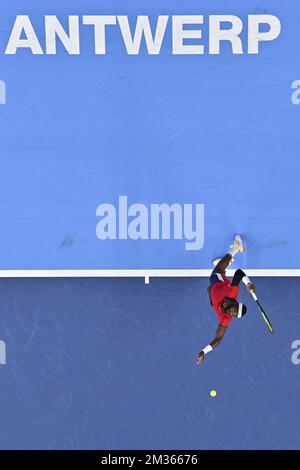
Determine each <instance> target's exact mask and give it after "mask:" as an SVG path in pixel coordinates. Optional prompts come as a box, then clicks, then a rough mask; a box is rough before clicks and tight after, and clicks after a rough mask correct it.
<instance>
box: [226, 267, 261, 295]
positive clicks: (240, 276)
mask: <svg viewBox="0 0 300 470" xmlns="http://www.w3.org/2000/svg"><path fill="white" fill-rule="evenodd" d="M241 281H242V282H243V283H244V284H245V286H246V287H247V289H248V291H249V292H250V293H251V292H255V287H254V284H253V283H252V282H251V281H250V279H249V277H248V276H247V274H245V273H244V271H243V270H242V269H238V270H237V271H236V272H235V273H234V276H233V279H232V281H231V285H232V286H238V285H239V283H240V282H241Z"/></svg>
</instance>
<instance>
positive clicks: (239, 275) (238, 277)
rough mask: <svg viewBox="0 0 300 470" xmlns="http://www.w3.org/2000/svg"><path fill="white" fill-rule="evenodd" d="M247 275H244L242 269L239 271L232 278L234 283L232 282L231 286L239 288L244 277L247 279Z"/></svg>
mask: <svg viewBox="0 0 300 470" xmlns="http://www.w3.org/2000/svg"><path fill="white" fill-rule="evenodd" d="M245 276H246V274H245V273H244V271H243V270H242V269H237V270H236V271H235V273H234V276H233V278H232V281H231V285H232V286H238V285H239V284H240V282H241V280H242V279H243V277H245Z"/></svg>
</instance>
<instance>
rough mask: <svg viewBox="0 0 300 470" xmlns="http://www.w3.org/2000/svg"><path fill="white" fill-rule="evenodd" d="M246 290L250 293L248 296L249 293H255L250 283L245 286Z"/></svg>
mask: <svg viewBox="0 0 300 470" xmlns="http://www.w3.org/2000/svg"><path fill="white" fill-rule="evenodd" d="M247 289H248V291H249V292H250V294H251V292H255V287H254V284H252V282H249V284H247Z"/></svg>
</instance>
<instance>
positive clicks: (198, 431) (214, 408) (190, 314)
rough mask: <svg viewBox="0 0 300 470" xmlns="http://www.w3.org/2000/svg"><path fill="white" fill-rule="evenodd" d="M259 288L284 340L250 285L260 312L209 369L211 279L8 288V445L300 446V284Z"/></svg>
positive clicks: (0, 330)
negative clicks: (200, 358) (204, 351)
mask: <svg viewBox="0 0 300 470" xmlns="http://www.w3.org/2000/svg"><path fill="white" fill-rule="evenodd" d="M255 283H256V286H257V292H258V293H259V294H260V297H261V298H262V299H263V303H264V306H265V308H266V309H267V311H268V313H269V314H270V318H272V322H273V324H274V329H275V335H274V336H272V335H270V334H269V332H268V330H267V328H266V325H265V323H264V322H263V320H262V318H261V317H260V314H259V312H258V311H257V308H256V305H255V303H254V302H253V300H252V299H251V298H250V297H249V295H248V294H247V293H245V290H242V296H241V298H242V300H243V301H245V303H247V305H248V307H249V314H247V315H246V316H245V317H244V318H243V319H241V320H233V322H232V324H231V325H230V327H229V329H228V331H227V333H226V335H227V336H226V337H225V338H224V340H223V343H222V344H221V345H220V346H219V348H218V349H216V350H215V351H214V352H213V353H211V354H209V355H208V356H207V357H206V359H205V362H204V363H203V364H202V365H201V366H200V367H199V366H197V365H196V357H197V354H198V352H199V350H200V349H201V348H202V347H203V346H204V345H206V344H207V343H208V341H210V340H212V339H213V337H214V333H215V329H216V326H217V317H216V315H215V314H214V312H213V311H212V310H211V307H210V306H209V303H208V298H207V294H206V287H207V281H206V280H204V279H201V280H198V279H155V280H152V281H151V283H150V285H149V286H145V284H144V282H143V280H141V279H140V280H138V279H113V280H109V279H90V280H88V279H73V280H72V279H67V280H61V279H60V280H58V279H42V280H39V281H36V280H34V279H32V280H31V279H18V280H2V281H1V283H0V296H1V322H0V338H2V339H3V340H5V341H6V342H7V364H6V365H5V366H0V378H1V387H0V410H1V411H0V447H1V448H2V449H3V448H6V449H27V448H28V449H41V448H42V449H92V448H97V449H177V448H178V449H254V448H257V449H265V448H270V449H296V448H299V446H300V428H299V419H300V414H299V396H300V381H299V374H300V364H299V365H296V364H293V361H292V356H293V353H296V354H295V358H294V362H296V359H297V358H298V363H300V341H299V343H298V354H297V350H293V349H292V344H293V343H294V341H295V340H300V335H299V331H300V315H299V305H298V300H297V298H298V292H299V280H298V279H287V278H282V279H280V278H277V279H261V278H259V279H255ZM296 356H297V357H296ZM211 390H216V391H217V393H218V394H217V397H216V398H211V397H210V391H211Z"/></svg>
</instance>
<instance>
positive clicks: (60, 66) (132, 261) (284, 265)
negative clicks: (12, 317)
mask: <svg viewBox="0 0 300 470" xmlns="http://www.w3.org/2000/svg"><path fill="white" fill-rule="evenodd" d="M148 3H149V2H148ZM299 14H300V4H299V2H298V0H290V1H289V5H288V7H287V6H286V4H285V3H282V1H281V0H264V1H263V2H260V3H259V5H256V4H255V3H254V2H253V1H252V0H243V2H240V1H237V0H226V1H225V0H215V1H213V2H211V1H202V2H200V3H199V2H198V1H196V0H187V1H185V2H184V3H182V2H179V1H176V2H174V0H163V1H161V0H159V1H158V0H155V1H152V2H151V4H147V5H145V6H141V2H140V1H139V0H132V1H130V2H129V1H128V2H125V1H124V0H113V1H110V2H107V1H103V0H102V1H99V0H87V1H82V0H77V1H75V2H74V1H73V2H69V1H68V2H63V3H62V2H61V1H60V0H52V1H51V2H49V1H48V0H44V1H39V2H30V3H28V1H27V0H15V1H14V2H11V1H8V0H4V1H2V2H1V6H0V71H1V77H0V79H1V80H2V81H4V82H5V83H6V95H7V97H6V105H5V106H1V107H0V119H1V128H0V129H1V130H0V132H1V149H0V151H1V171H0V187H1V194H2V195H4V196H3V197H2V198H1V203H0V204H1V205H0V211H1V232H0V243H1V247H2V255H1V260H0V269H2V270H12V269H13V270H26V269H39V270H47V269H53V270H64V269H72V270H77V269H85V270H92V269H99V270H106V269H115V270H117V269H119V270H120V269H121V270H135V269H175V270H176V269H177V270H179V269H208V268H209V267H210V263H211V259H212V257H213V256H215V254H216V252H217V251H218V250H220V251H221V254H222V253H223V251H224V250H225V248H226V247H227V244H228V239H229V238H231V236H232V234H234V233H235V232H236V231H237V232H241V233H242V234H244V235H246V236H247V245H248V255H247V258H245V259H244V261H243V262H244V267H247V268H251V269H255V270H260V269H270V270H277V269H284V270H291V269H299V266H300V255H299V253H300V252H299V249H298V248H299V247H298V245H299V242H298V240H299V233H300V232H299V226H300V223H299V204H300V192H299V184H298V175H299V169H300V167H299V147H300V137H299V135H300V134H299V124H300V118H299V109H300V108H299V107H298V106H297V103H299V102H300V99H299V95H300V93H299V88H300V82H299V69H300V56H299V54H297V41H298V40H299V21H298V19H299ZM51 15H52V16H55V17H56V20H55V25H53V21H54V20H53V19H52V20H51V18H50V19H49V18H48V19H47V18H45V17H47V16H48V17H49V16H51ZM93 15H98V16H101V15H102V16H105V15H106V16H109V15H110V16H113V18H114V21H115V22H116V24H113V25H107V26H106V30H105V42H104V40H100V39H99V34H100V33H99V31H98V30H97V31H98V33H97V32H96V33H95V34H94V29H95V28H94V26H92V25H91V24H84V23H88V22H90V23H91V21H92V20H91V19H87V17H91V16H93ZM180 15H181V16H186V15H192V16H193V15H194V17H195V16H196V17H197V16H198V17H199V16H202V17H203V18H202V19H201V21H202V22H203V24H200V19H199V18H198V20H197V21H198V24H195V23H194V24H193V23H189V20H188V19H186V23H185V24H184V25H183V27H182V29H183V30H185V34H186V33H187V32H189V33H193V31H189V30H196V33H194V34H198V37H196V38H194V39H193V38H187V39H184V40H183V44H184V45H185V46H188V45H191V46H194V47H197V45H201V46H203V53H201V54H188V53H176V54H174V53H173V48H175V46H176V41H177V42H178V40H179V39H178V38H179V35H178V34H177V33H176V31H177V32H178V29H180V28H179V27H178V26H177V29H176V27H175V26H174V25H173V23H172V21H173V17H174V16H180ZM213 15H215V16H216V15H231V16H235V17H236V18H238V19H235V20H234V21H235V22H236V21H238V25H237V27H240V25H241V28H242V32H241V33H240V35H239V36H238V39H237V41H238V42H237V44H236V45H235V46H234V47H233V46H232V45H231V43H230V42H229V41H221V42H220V44H219V53H210V48H211V47H212V44H213V39H214V30H213V29H211V28H212V27H211V28H210V26H209V24H210V23H209V21H210V18H211V17H213ZM249 15H256V17H257V18H260V21H261V24H260V25H259V27H258V29H259V31H260V32H261V33H265V34H267V32H268V30H269V29H270V28H271V30H272V31H271V33H273V36H274V39H272V40H270V39H269V40H261V41H260V42H259V43H258V46H257V53H253V51H252V53H250V52H251V49H250V52H249V49H248V41H250V40H251V37H252V39H253V29H254V26H253V25H252V26H251V24H250V23H249V21H250V20H248V16H249ZM266 15H267V16H268V15H269V16H268V18H269V17H270V16H271V17H272V18H273V17H275V18H276V19H277V21H279V22H280V31H279V30H278V31H276V25H275V26H270V25H269V24H268V23H267V21H269V20H266V19H265V16H266ZM24 16H27V17H28V18H27V20H26V21H25V20H24V19H22V18H23V17H24ZM138 16H146V17H147V18H148V21H149V25H150V26H149V27H150V28H151V31H152V36H153V37H154V34H155V32H156V28H157V25H158V17H159V16H167V17H168V22H167V24H166V25H165V29H163V28H162V26H160V30H159V31H160V33H161V34H160V36H159V37H158V39H161V41H160V42H159V45H160V48H158V45H157V48H156V50H154V52H153V50H152V52H153V53H152V54H150V53H149V52H148V49H147V47H146V43H145V40H144V38H143V39H142V40H141V41H140V42H138V43H135V44H137V45H136V48H135V50H133V48H132V47H131V48H130V47H129V46H130V40H131V42H132V37H133V36H134V32H135V28H136V25H137V17H138ZM70 17H73V19H72V18H70ZM120 17H123V20H122V18H121V19H120ZM124 17H125V20H124ZM16 18H18V19H16ZM196 19H197V18H196ZM194 20H195V18H194ZM72 21H73V23H74V22H75V23H74V24H75V26H74V25H73V23H72ZM111 21H113V20H111ZM124 21H125V22H126V21H127V29H126V24H125V26H124V24H123V30H124V28H125V33H124V32H123V33H122V32H121V25H122V22H123V23H124ZM174 21H175V20H174ZM190 21H191V20H190ZM57 23H59V25H60V26H59V27H58V25H57ZM232 24H233V23H230V22H229V23H228V22H226V21H223V22H222V25H221V27H222V29H224V30H226V29H228V28H229V29H230V28H232ZM72 25H73V26H72ZM51 28H52V29H51ZM53 28H56V30H55V31H58V32H57V34H54V33H53ZM59 28H60V29H59ZM128 28H129V32H128ZM277 29H278V28H277ZM62 30H63V31H64V35H63V33H62ZM123 30H122V31H123ZM162 30H163V31H162ZM248 30H250V32H251V31H252V36H251V37H250V39H249V34H248ZM51 31H52V32H51ZM126 31H127V35H126ZM174 31H175V32H174ZM46 32H47V33H46ZM210 32H211V36H210V35H209V34H210ZM225 32H226V31H225ZM71 33H72V36H71ZM163 33H164V34H163ZM199 34H201V35H202V38H201V39H200V38H199ZM222 34H223V35H224V34H225V33H224V32H223V33H222ZM68 35H69V36H70V37H71V39H72V43H71V44H70V40H69V42H68V41H67V38H66V36H68ZM100 36H101V35H100ZM124 36H125V39H124ZM173 36H175V39H174V40H173ZM95 38H96V39H97V38H98V43H99V42H100V45H99V44H98V48H96V46H95V41H96V39H95ZM101 38H102V36H101ZM126 38H127V39H126ZM176 38H177V39H176ZM102 39H103V38H102ZM158 39H157V42H158ZM22 41H23V42H22ZM63 41H64V42H63ZM174 44H175V45H174ZM100 46H101V47H100ZM104 47H105V53H104V52H103V51H102V53H101V50H102V49H103V48H104ZM126 47H127V48H129V52H128V51H127V48H126ZM149 47H150V46H149ZM101 48H102V49H101ZM99 49H100V50H99ZM177 49H178V48H177ZM177 49H176V50H177ZM150 52H151V48H150ZM155 52H156V53H155ZM196 52H197V51H196ZM200 52H201V51H200ZM120 196H125V197H126V198H127V205H128V208H129V207H130V206H132V205H135V204H142V205H143V207H144V212H145V210H146V211H148V213H147V214H146V215H145V214H143V215H144V219H145V217H146V218H147V222H145V220H144V223H143V224H142V227H141V226H139V227H136V226H135V225H134V224H133V226H131V229H130V228H129V224H130V222H131V221H133V220H134V219H135V221H136V222H138V221H137V220H136V217H137V216H138V215H140V212H139V211H141V208H137V207H136V206H135V207H133V208H132V212H131V213H130V211H129V209H128V210H127V212H126V210H125V212H122V211H121V210H120V208H119V197H120ZM102 204H110V205H111V206H113V210H115V212H116V214H115V217H116V220H115V223H116V225H117V227H116V230H114V227H112V226H111V227H110V228H108V227H106V232H107V233H106V236H107V238H106V239H104V240H103V239H100V238H99V236H100V237H101V233H99V232H101V230H99V231H98V234H97V233H96V230H97V227H98V229H99V226H98V223H99V222H100V220H101V218H102V217H103V215H104V214H103V213H102V215H101V209H98V208H99V206H101V205H102ZM153 204H154V205H155V204H158V205H160V204H167V205H169V206H170V205H172V204H177V205H178V206H177V209H178V210H179V212H180V211H181V212H182V211H183V206H184V205H185V204H191V205H192V208H193V209H194V211H195V207H196V205H197V204H198V205H201V204H202V205H204V215H203V214H202V213H201V214H199V216H198V218H197V219H196V215H195V213H194V215H190V216H189V214H184V217H183V221H182V224H183V227H182V224H181V221H180V220H179V219H180V217H181V216H182V213H181V216H180V214H179V215H178V213H177V216H176V217H177V219H176V220H177V222H178V224H180V227H179V228H178V226H177V230H176V229H174V227H173V226H172V224H173V222H172V220H171V222H170V223H171V227H170V233H168V231H167V233H165V237H166V238H164V236H163V234H162V232H163V229H162V225H160V226H159V227H157V226H156V228H155V229H154V231H155V230H157V231H158V232H160V233H159V234H157V233H156V235H155V234H153V233H152V232H151V228H150V225H151V221H150V211H151V206H152V205H153ZM97 209H98V214H97ZM121 212H122V214H123V215H121V216H120V213H121ZM125 213H126V214H127V216H125V215H124V214H125ZM119 216H120V218H122V224H121V222H120V220H119ZM174 217H175V216H174ZM203 217H204V219H203ZM125 218H127V220H124V219H125ZM196 220H198V222H199V226H198V227H197V230H198V232H197V233H198V237H197V240H194V242H196V241H197V243H194V246H193V247H190V248H189V249H187V248H186V245H185V244H186V242H188V240H189V238H191V237H192V232H191V231H192V228H191V226H190V224H189V223H190V222H192V223H193V224H194V225H193V229H194V230H196V228H195V227H196ZM111 224H113V222H111ZM120 225H122V226H121V227H120ZM137 225H138V224H137ZM178 230H179V231H181V233H179V234H178ZM182 232H184V233H182ZM102 235H103V234H102ZM176 237H178V238H176ZM192 238H193V237H192Z"/></svg>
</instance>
